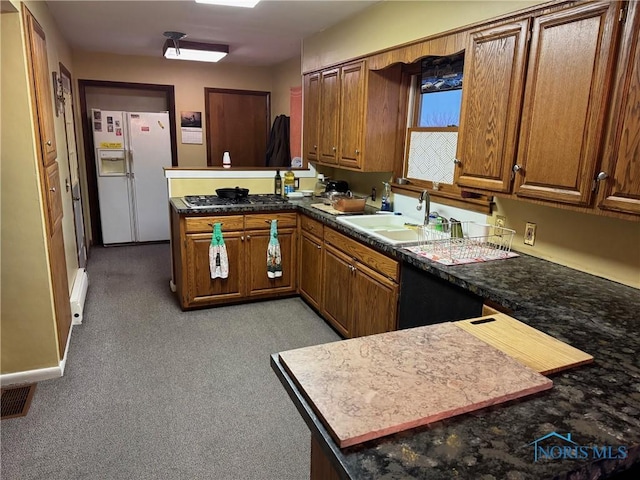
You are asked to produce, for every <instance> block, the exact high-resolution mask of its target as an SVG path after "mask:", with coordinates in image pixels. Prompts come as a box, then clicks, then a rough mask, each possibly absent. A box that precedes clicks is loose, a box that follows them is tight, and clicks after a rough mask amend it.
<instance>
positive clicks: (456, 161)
mask: <svg viewBox="0 0 640 480" xmlns="http://www.w3.org/2000/svg"><path fill="white" fill-rule="evenodd" d="M453 163H454V164H455V165H462V162H461V161H460V160H458V159H457V158H454V159H453Z"/></svg>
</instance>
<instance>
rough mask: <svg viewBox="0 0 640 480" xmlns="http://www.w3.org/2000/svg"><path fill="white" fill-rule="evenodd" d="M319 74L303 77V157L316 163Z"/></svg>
mask: <svg viewBox="0 0 640 480" xmlns="http://www.w3.org/2000/svg"><path fill="white" fill-rule="evenodd" d="M319 116H320V74H319V73H312V74H310V75H305V77H304V132H303V137H304V138H303V143H304V146H303V148H304V155H305V156H306V157H307V160H308V161H311V162H317V161H318V148H319V145H320V130H319V128H320V124H319V122H318V120H319V118H320V117H319Z"/></svg>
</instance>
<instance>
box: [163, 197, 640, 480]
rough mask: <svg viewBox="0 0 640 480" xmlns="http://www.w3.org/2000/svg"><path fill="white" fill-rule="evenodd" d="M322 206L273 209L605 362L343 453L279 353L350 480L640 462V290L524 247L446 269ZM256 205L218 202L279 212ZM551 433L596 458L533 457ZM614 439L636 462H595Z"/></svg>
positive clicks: (503, 474)
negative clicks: (543, 388) (496, 307)
mask: <svg viewBox="0 0 640 480" xmlns="http://www.w3.org/2000/svg"><path fill="white" fill-rule="evenodd" d="M311 203H317V199H314V200H312V201H310V200H306V199H305V200H300V201H295V202H290V204H288V205H284V206H283V205H278V206H277V208H273V209H271V210H285V209H286V210H289V209H290V210H297V211H300V212H302V213H304V214H306V215H309V216H311V217H313V218H315V219H316V220H319V221H321V222H323V223H324V224H326V225H329V226H330V227H332V228H334V229H336V230H339V231H341V232H343V233H345V234H347V235H350V236H351V237H353V238H356V239H358V240H360V241H362V242H363V243H365V244H368V245H370V246H372V247H374V248H376V249H378V250H380V251H382V252H384V253H386V254H388V255H390V256H392V257H395V258H397V259H399V260H401V261H403V262H406V263H409V264H411V265H413V266H415V267H417V268H420V269H422V270H424V271H426V272H429V273H430V274H432V275H435V276H437V277H439V278H441V279H444V280H446V281H449V282H451V283H453V284H455V285H458V286H460V287H463V288H465V289H466V290H469V291H471V292H473V293H475V294H477V295H480V296H482V297H483V298H486V299H489V300H492V301H494V302H496V303H498V304H500V305H503V306H504V307H506V308H508V309H510V310H511V311H512V312H513V314H512V315H513V316H514V317H515V318H517V319H518V320H520V321H523V322H525V323H527V324H529V325H531V326H533V327H534V328H537V329H539V330H542V331H543V332H546V333H548V334H549V335H552V336H554V337H556V338H558V339H559V340H562V341H565V342H567V343H570V344H571V345H573V346H574V347H576V348H579V349H581V350H584V351H586V352H588V353H590V354H591V355H593V356H594V359H595V361H594V363H593V364H591V365H587V366H582V367H578V368H576V369H573V370H568V371H566V372H561V373H558V374H554V375H551V376H550V378H551V379H552V380H553V382H554V387H553V389H551V390H550V391H547V392H544V393H542V394H539V395H536V396H533V397H528V398H525V399H522V400H519V401H514V402H510V403H508V404H504V405H499V406H495V407H491V408H487V409H483V410H481V411H479V412H476V413H471V414H466V415H461V416H459V417H454V418H451V419H448V420H444V421H441V422H437V423H435V424H432V425H430V426H428V427H423V428H420V429H414V430H410V431H408V432H403V433H400V434H396V435H392V436H389V437H385V438H382V439H379V440H376V441H372V442H368V443H365V444H362V445H359V446H356V447H351V448H348V449H345V450H340V449H339V448H337V447H336V445H335V443H334V442H333V441H332V439H331V437H330V436H329V435H328V433H327V431H326V430H325V429H324V427H323V425H322V422H321V421H320V420H319V419H318V418H317V416H316V415H315V414H314V413H313V411H312V410H311V409H310V408H309V405H308V404H307V403H306V401H305V400H304V398H303V397H301V396H300V393H299V392H298V391H297V389H296V388H295V386H294V385H293V384H292V383H291V382H290V379H288V377H287V376H286V373H285V372H284V371H283V370H282V369H281V366H280V365H279V363H278V361H277V355H274V356H273V357H272V359H271V362H272V366H273V368H274V371H275V372H276V373H277V375H278V377H279V378H280V379H281V381H282V382H283V385H284V386H285V388H286V389H287V391H288V392H289V395H290V396H291V398H292V400H293V402H294V404H295V405H296V407H297V408H298V410H299V411H300V413H301V415H302V417H303V418H304V420H305V422H306V423H307V425H308V426H309V428H310V429H311V431H312V433H313V434H314V435H316V437H317V438H318V439H319V440H320V443H321V445H322V447H323V449H324V450H325V452H326V454H327V456H328V457H329V458H330V459H331V460H332V462H333V463H334V465H335V466H336V468H337V470H338V471H339V472H340V473H341V475H343V476H344V477H345V478H352V479H382V478H385V479H400V478H429V479H443V480H444V479H447V480H449V479H452V478H464V479H483V480H490V479H497V480H499V479H513V480H517V479H544V478H557V479H583V478H584V479H597V478H613V477H614V476H615V475H616V473H618V472H620V471H623V470H628V469H629V468H632V467H633V468H634V472H635V469H638V468H640V357H639V355H638V353H639V352H640V339H639V337H638V332H639V331H640V328H639V327H640V290H638V289H634V288H631V287H628V286H625V285H621V284H618V283H615V282H612V281H609V280H606V279H603V278H599V277H596V276H593V275H589V274H587V273H583V272H580V271H577V270H573V269H571V268H568V267H564V266H561V265H557V264H554V263H552V262H548V261H545V260H541V259H538V258H535V257H531V256H528V255H524V254H521V255H520V256H519V257H516V258H511V259H507V260H498V261H493V262H486V263H476V264H468V265H457V266H453V267H447V266H444V265H440V264H437V263H434V262H431V261H429V260H427V259H424V258H422V257H419V256H418V255H415V254H413V253H411V252H410V251H408V250H405V249H402V248H396V247H393V246H391V245H388V244H385V243H383V242H380V241H378V240H376V239H374V238H373V237H370V236H367V235H366V234H362V233H360V232H357V231H354V230H352V229H350V228H349V227H347V226H346V225H344V224H342V223H339V222H336V221H335V217H334V216H333V215H330V214H328V213H325V212H322V211H320V210H318V209H315V208H313V207H310V204H311ZM171 204H172V206H173V208H174V209H176V211H178V212H179V213H189V214H193V213H194V212H195V213H196V214H200V213H208V214H211V213H214V212H213V211H207V212H203V211H194V210H190V209H187V208H186V207H185V206H184V204H181V202H180V200H179V199H172V200H171ZM248 207H249V208H246V207H245V206H243V207H240V208H238V207H235V206H234V207H231V208H227V207H223V208H224V210H220V209H219V208H216V209H215V212H222V211H224V212H225V213H233V212H251V211H265V210H268V209H266V208H265V207H264V206H260V207H256V206H248ZM551 432H557V433H558V434H560V435H562V436H566V435H567V434H568V433H570V434H571V441H573V442H576V443H577V444H578V445H579V446H586V447H588V449H585V452H587V453H588V454H589V458H582V457H580V458H573V459H572V458H557V459H543V460H539V461H537V462H534V446H533V445H530V443H531V442H534V441H535V440H536V439H538V438H540V437H543V436H545V435H547V434H549V433H551ZM553 444H554V445H573V444H569V443H566V442H565V443H562V441H560V443H553ZM608 446H611V447H613V448H612V453H614V454H615V453H616V452H617V448H618V447H626V452H627V455H626V458H619V459H598V458H594V457H593V447H608ZM556 451H557V450H556ZM600 451H602V450H600ZM568 452H570V451H568ZM574 453H575V451H574ZM569 454H570V453H569ZM582 455H583V454H582V453H580V456H582ZM612 456H613V455H612Z"/></svg>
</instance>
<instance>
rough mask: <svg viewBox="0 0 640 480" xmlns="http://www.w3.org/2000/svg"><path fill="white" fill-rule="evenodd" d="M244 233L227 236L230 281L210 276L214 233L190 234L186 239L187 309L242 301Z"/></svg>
mask: <svg viewBox="0 0 640 480" xmlns="http://www.w3.org/2000/svg"><path fill="white" fill-rule="evenodd" d="M242 236H243V232H242V231H240V232H225V233H224V243H225V246H226V247H227V257H228V259H229V277H228V278H225V279H222V278H215V279H212V278H211V274H210V272H209V245H210V244H211V234H210V233H190V234H188V235H187V236H186V265H185V267H186V268H185V271H186V274H187V282H186V283H187V284H186V292H185V293H186V305H183V307H187V306H189V307H195V306H200V305H209V304H212V303H221V302H225V301H233V300H240V299H242V298H243V297H244V279H245V273H244V265H245V261H244V259H245V253H244V249H245V243H244V241H242Z"/></svg>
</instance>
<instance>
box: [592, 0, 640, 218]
mask: <svg viewBox="0 0 640 480" xmlns="http://www.w3.org/2000/svg"><path fill="white" fill-rule="evenodd" d="M627 7H628V11H627V18H626V23H625V26H624V31H623V33H622V41H621V43H620V45H621V49H620V55H619V60H618V69H617V74H616V76H615V77H614V78H615V85H616V91H615V96H614V102H613V109H612V111H611V115H610V121H609V127H608V129H607V130H608V134H607V142H606V149H605V153H604V156H603V159H604V164H603V168H602V172H604V174H605V175H606V178H603V180H602V181H601V185H600V196H599V203H598V206H599V207H600V208H602V209H605V210H613V211H618V212H626V213H635V214H640V47H639V46H638V44H639V43H640V4H639V3H638V2H629V3H628V4H627Z"/></svg>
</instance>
